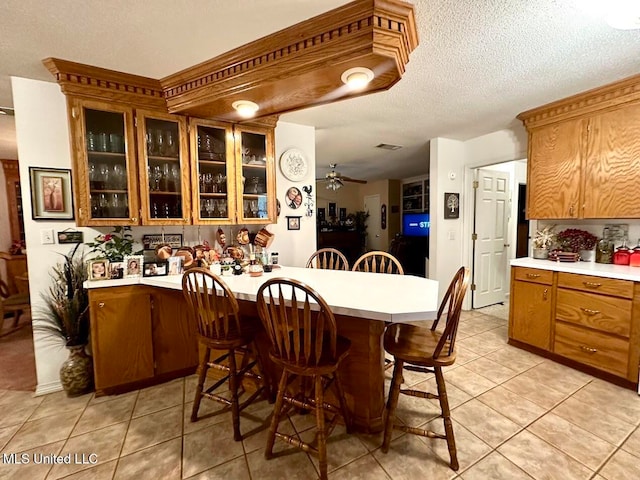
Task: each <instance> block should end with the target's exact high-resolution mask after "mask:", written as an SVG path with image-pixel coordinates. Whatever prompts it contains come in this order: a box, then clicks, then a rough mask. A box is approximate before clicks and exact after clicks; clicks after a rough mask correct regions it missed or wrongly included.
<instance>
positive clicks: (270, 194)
mask: <svg viewBox="0 0 640 480" xmlns="http://www.w3.org/2000/svg"><path fill="white" fill-rule="evenodd" d="M236 165H237V171H238V176H239V177H240V181H239V182H238V189H239V191H238V193H239V194H238V211H237V216H238V223H257V224H265V223H273V222H274V221H275V179H274V160H273V138H272V135H271V133H270V132H268V131H267V130H266V129H258V128H244V127H236Z"/></svg>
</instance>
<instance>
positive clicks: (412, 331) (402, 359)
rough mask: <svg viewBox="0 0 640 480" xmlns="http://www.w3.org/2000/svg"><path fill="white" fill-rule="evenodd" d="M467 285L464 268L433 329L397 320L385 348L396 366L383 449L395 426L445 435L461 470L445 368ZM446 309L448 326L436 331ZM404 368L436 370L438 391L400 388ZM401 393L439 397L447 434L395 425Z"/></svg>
mask: <svg viewBox="0 0 640 480" xmlns="http://www.w3.org/2000/svg"><path fill="white" fill-rule="evenodd" d="M468 286H469V270H467V269H465V268H464V267H461V268H460V269H459V270H458V272H457V273H456V274H455V276H454V277H453V280H452V281H451V284H450V285H449V288H448V289H447V293H446V294H445V296H444V299H443V300H442V304H441V305H440V308H439V309H438V316H437V318H436V319H435V320H434V322H433V324H432V325H431V328H430V329H427V328H424V327H417V326H414V325H405V324H401V323H394V324H392V325H389V326H387V328H386V330H385V333H384V349H385V350H386V351H387V352H389V353H390V354H391V355H393V358H394V361H395V366H394V369H393V379H392V380H391V389H390V391H389V398H388V400H387V408H386V421H385V426H384V441H383V443H382V451H383V452H384V453H387V452H388V451H389V444H390V443H391V432H392V430H393V429H394V428H396V429H398V430H403V431H405V432H408V433H413V434H416V435H421V436H423V437H429V438H442V439H446V440H447V445H448V447H449V455H450V457H451V468H452V469H453V470H458V457H457V453H456V441H455V438H454V436H453V426H452V424H451V416H450V412H449V400H448V399H447V390H446V388H445V383H444V376H443V375H442V367H444V366H448V365H452V364H453V363H454V362H455V360H456V353H455V349H454V347H455V342H456V334H457V332H458V323H459V322H460V311H461V310H462V300H463V299H464V296H465V293H466V291H467V287H468ZM445 308H446V317H445V326H444V330H443V331H442V332H439V331H436V327H437V326H438V322H439V321H440V318H441V316H442V314H443V313H444V312H445ZM403 368H405V369H407V370H410V371H412V372H421V373H435V376H436V383H437V385H438V394H437V395H435V394H433V393H429V392H423V391H419V390H411V389H401V388H400V385H401V384H402V381H403V379H402V369H403ZM401 393H402V394H404V395H411V396H413V397H420V398H427V399H429V398H433V399H438V400H439V401H440V408H441V410H442V415H441V416H442V419H443V420H444V430H445V435H441V434H438V433H435V432H432V431H430V430H422V429H419V428H414V427H408V426H405V425H400V424H396V423H395V411H396V407H397V406H398V398H399V396H400V394H401Z"/></svg>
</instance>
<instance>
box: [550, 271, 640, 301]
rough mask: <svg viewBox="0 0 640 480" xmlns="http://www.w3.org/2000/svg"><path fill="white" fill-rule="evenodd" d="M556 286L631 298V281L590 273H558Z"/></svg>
mask: <svg viewBox="0 0 640 480" xmlns="http://www.w3.org/2000/svg"><path fill="white" fill-rule="evenodd" d="M558 287H566V288H573V289H575V290H584V291H585V292H595V293H601V294H604V295H615V296H616V297H622V298H633V282H631V281H629V280H616V279H613V278H603V277H592V276H590V275H578V274H575V273H564V272H560V273H559V274H558Z"/></svg>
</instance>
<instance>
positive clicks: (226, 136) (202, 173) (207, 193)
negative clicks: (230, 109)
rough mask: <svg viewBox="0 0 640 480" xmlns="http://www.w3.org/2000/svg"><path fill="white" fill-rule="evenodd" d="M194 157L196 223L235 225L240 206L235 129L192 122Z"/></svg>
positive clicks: (193, 181) (210, 122)
mask: <svg viewBox="0 0 640 480" xmlns="http://www.w3.org/2000/svg"><path fill="white" fill-rule="evenodd" d="M191 155H192V161H191V181H192V183H193V188H192V189H191V190H192V192H193V218H194V223H196V224H200V225H209V224H211V225H216V224H229V223H234V221H235V208H236V204H235V172H234V169H233V163H234V151H233V136H232V132H231V127H230V126H229V125H225V124H222V123H217V122H212V121H204V120H194V119H192V120H191Z"/></svg>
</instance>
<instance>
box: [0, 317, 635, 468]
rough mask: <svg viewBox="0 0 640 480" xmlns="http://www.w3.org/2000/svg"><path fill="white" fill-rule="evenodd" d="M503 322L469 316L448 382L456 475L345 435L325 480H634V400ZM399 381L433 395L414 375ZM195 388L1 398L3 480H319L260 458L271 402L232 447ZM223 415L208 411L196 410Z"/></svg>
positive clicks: (398, 449) (409, 400) (247, 416)
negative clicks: (540, 351)
mask: <svg viewBox="0 0 640 480" xmlns="http://www.w3.org/2000/svg"><path fill="white" fill-rule="evenodd" d="M506 318H507V309H506V308H505V307H504V306H492V307H487V308H485V309H482V310H481V311H474V312H464V313H463V317H462V321H461V325H460V330H459V354H458V360H457V362H456V364H455V365H453V366H451V367H449V368H448V369H447V370H446V372H445V378H446V381H447V386H448V391H449V396H450V400H451V402H452V406H453V410H452V416H453V420H454V429H455V435H456V441H457V445H458V455H459V460H460V470H459V472H454V471H452V470H451V469H449V467H448V465H447V462H448V452H447V448H446V443H445V442H444V441H439V440H431V439H425V438H421V437H416V436H414V435H407V434H402V433H401V432H399V431H396V432H395V437H394V440H393V442H392V444H391V449H390V451H389V453H388V454H386V455H385V454H383V453H382V452H381V451H380V449H379V445H380V443H381V436H380V435H346V433H345V432H344V429H342V430H341V429H340V428H337V429H336V430H335V431H334V432H333V434H332V436H331V437H330V441H329V447H328V455H329V477H330V478H332V479H359V478H362V479H365V478H366V479H405V478H406V479H417V478H429V479H430V480H439V479H452V478H457V479H461V480H462V479H463V480H471V479H491V480H496V479H510V480H511V479H531V478H536V479H562V480H571V479H597V480H603V479H607V480H620V479H638V478H640V429H639V428H638V425H639V424H640V397H638V395H637V394H636V393H635V392H633V391H631V390H625V389H622V388H619V387H616V386H614V385H611V384H609V383H606V382H603V381H601V380H598V379H594V378H593V377H591V376H589V375H585V374H583V373H580V372H577V371H575V370H572V369H569V368H566V367H563V366H561V365H559V364H556V363H553V362H550V361H547V360H544V359H543V358H540V357H537V356H535V355H532V354H529V353H527V352H524V351H521V350H518V349H515V348H513V347H510V346H508V345H507V344H506V337H507V321H506ZM405 381H406V382H407V384H415V383H416V382H423V383H426V384H429V385H430V386H434V385H435V382H434V380H433V378H425V377H424V376H423V377H421V376H420V374H415V373H414V374H412V373H411V372H409V373H407V374H406V375H405ZM422 386H424V385H422ZM387 387H388V385H387ZM194 388H195V377H194V376H192V377H188V378H186V379H179V380H176V381H173V382H170V383H166V384H163V385H159V386H155V387H151V388H147V389H144V390H140V391H136V392H131V393H129V394H125V395H120V396H114V397H101V398H95V397H94V396H93V395H92V394H90V395H85V396H83V397H80V398H73V399H69V398H66V397H65V396H64V394H63V393H54V394H51V395H47V396H43V397H33V395H32V394H31V393H28V392H19V391H9V390H0V479H13V478H16V479H29V480H35V479H44V478H47V479H57V478H66V479H92V480H96V479H97V480H101V479H112V478H115V479H126V478H135V479H137V480H141V479H163V480H164V479H181V478H184V479H187V478H189V479H217V478H221V479H234V480H235V479H260V480H265V479H287V480H292V479H314V478H318V474H317V463H316V462H315V459H312V458H311V457H309V456H308V455H307V454H305V453H303V452H300V451H299V450H297V449H294V448H293V447H290V446H289V445H286V444H284V443H282V442H276V450H275V451H276V452H278V455H277V456H276V458H274V459H272V460H269V461H267V460H265V459H264V456H263V446H264V439H265V435H266V428H267V425H268V423H267V422H268V417H269V414H270V412H271V409H272V406H271V405H269V404H267V403H266V402H264V401H263V402H260V403H257V404H254V405H252V406H251V407H250V408H249V409H247V410H245V412H244V414H243V418H242V420H241V428H242V431H243V433H244V434H245V437H246V438H245V439H244V441H242V442H234V441H233V440H232V431H231V422H230V415H229V414H228V413H223V414H221V415H210V416H208V417H206V418H205V419H202V420H200V421H198V422H196V423H190V422H189V414H190V409H191V404H192V398H193V389H194ZM218 408H219V407H218V405H217V404H213V403H212V402H207V401H206V400H203V407H201V413H215V410H216V409H218ZM437 411H438V410H437V408H436V404H435V401H425V400H420V399H416V398H413V397H406V396H403V397H401V399H400V406H399V410H398V415H399V418H400V419H401V420H402V421H403V422H405V423H409V424H412V425H416V426H417V425H421V424H426V423H433V428H434V429H436V430H439V431H442V427H441V423H442V422H441V420H440V419H437V418H436V415H437ZM285 422H286V425H285V427H284V428H286V430H288V431H289V432H291V433H294V434H298V435H299V436H300V437H301V438H302V439H306V440H308V437H309V435H311V434H312V431H313V430H311V429H312V427H313V417H312V416H309V415H307V416H292V417H290V418H289V419H287V420H285ZM12 453H17V454H19V453H27V454H28V455H26V457H25V458H29V459H30V460H31V461H32V462H31V463H29V464H20V465H17V464H11V463H9V462H10V460H11V457H9V456H8V455H9V454H12ZM67 453H72V454H76V455H77V457H76V458H77V460H79V461H80V463H77V464H72V465H67V464H59V465H50V464H42V463H40V464H35V463H33V461H34V460H38V459H40V458H42V457H41V456H40V455H45V456H46V455H54V454H57V455H65V454H67ZM83 454H84V457H83ZM90 454H95V455H96V457H95V458H97V461H98V463H97V464H96V465H94V464H92V463H91V461H92V460H93V459H94V457H91V456H90ZM17 458H21V457H19V456H18V457H17ZM83 459H84V461H85V463H82V460H83Z"/></svg>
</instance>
